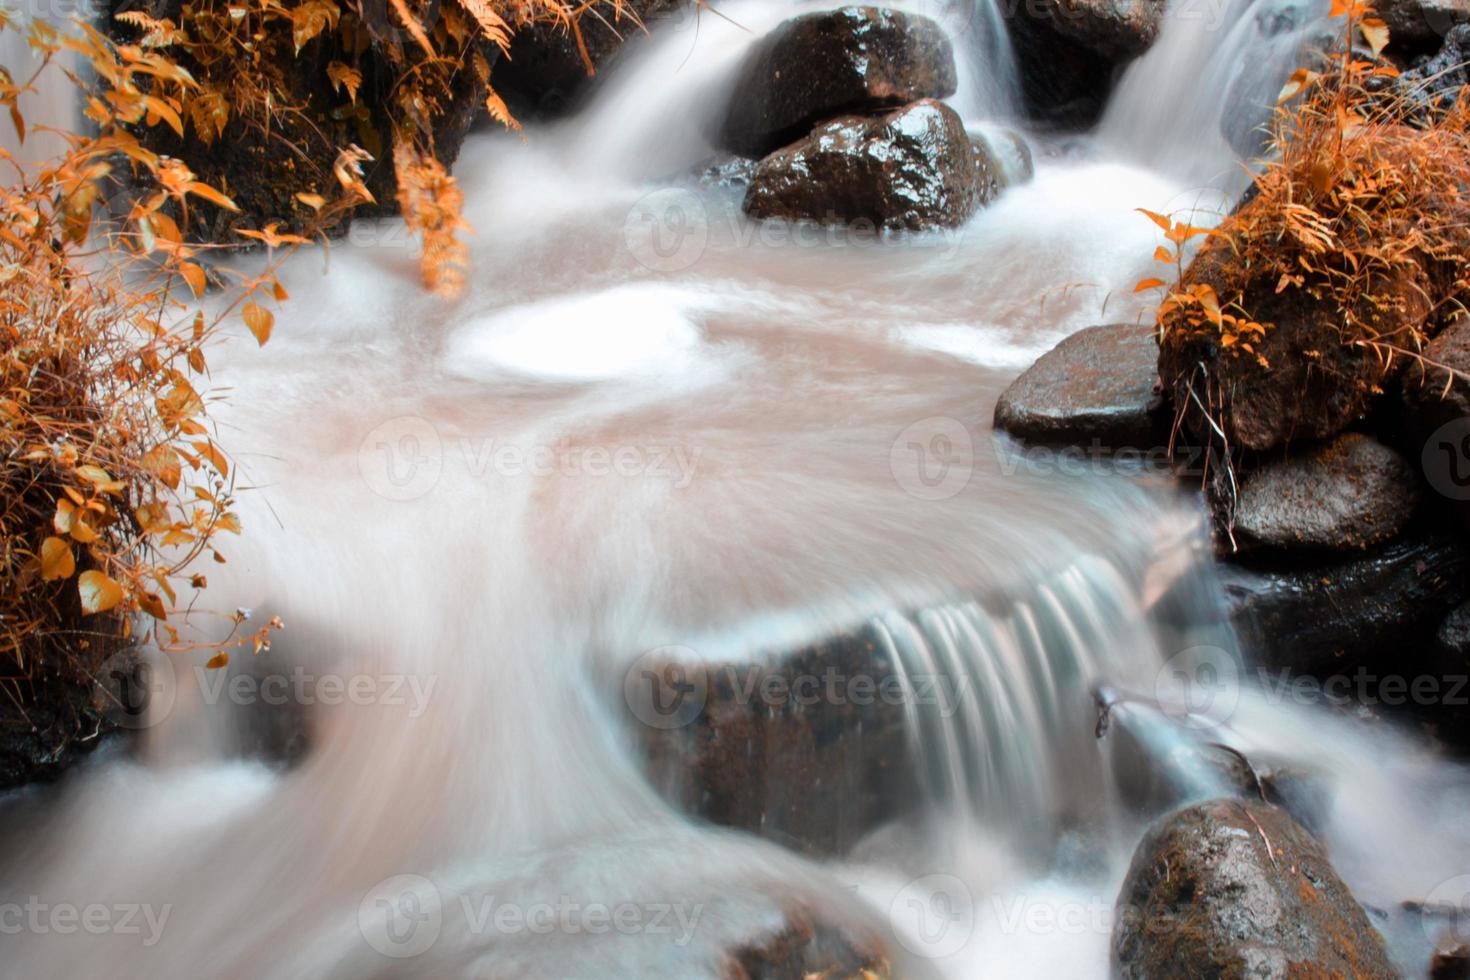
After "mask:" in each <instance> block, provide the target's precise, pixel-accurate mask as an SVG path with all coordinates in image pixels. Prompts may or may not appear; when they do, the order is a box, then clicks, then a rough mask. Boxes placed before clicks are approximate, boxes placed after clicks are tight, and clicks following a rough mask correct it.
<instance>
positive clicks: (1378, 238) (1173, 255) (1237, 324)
mask: <svg viewBox="0 0 1470 980" xmlns="http://www.w3.org/2000/svg"><path fill="white" fill-rule="evenodd" d="M1333 12H1334V15H1336V16H1339V17H1341V18H1343V24H1344V31H1345V37H1344V42H1345V43H1342V44H1341V45H1340V49H1341V50H1340V51H1338V52H1337V53H1335V54H1333V55H1331V56H1329V57H1328V58H1327V59H1326V63H1325V65H1323V66H1322V67H1321V70H1320V71H1318V70H1309V69H1302V70H1300V71H1298V72H1297V73H1296V74H1295V75H1294V76H1293V77H1292V79H1291V81H1290V83H1289V84H1288V86H1287V89H1286V91H1285V92H1283V104H1282V105H1281V107H1280V108H1279V109H1278V111H1277V113H1276V117H1275V121H1274V125H1273V132H1272V140H1271V146H1272V156H1271V157H1270V158H1269V159H1268V160H1267V161H1266V162H1265V163H1264V165H1263V166H1262V168H1261V169H1260V171H1259V172H1258V173H1257V174H1256V176H1255V178H1254V183H1253V186H1252V188H1251V190H1250V192H1249V193H1248V194H1247V195H1246V198H1245V200H1244V201H1243V202H1242V203H1241V204H1240V206H1239V207H1238V208H1237V209H1236V210H1235V211H1234V213H1232V214H1230V215H1229V216H1228V217H1226V218H1225V220H1224V221H1223V222H1222V223H1221V224H1220V225H1219V226H1218V228H1216V229H1214V230H1212V231H1209V232H1208V233H1206V232H1204V231H1203V230H1202V229H1194V228H1185V227H1182V226H1180V225H1179V224H1178V223H1176V222H1173V221H1171V220H1170V219H1168V218H1165V217H1163V216H1160V215H1153V216H1152V217H1153V218H1154V219H1155V220H1157V221H1158V222H1159V223H1160V224H1161V225H1162V226H1163V227H1164V228H1165V230H1166V231H1168V232H1169V233H1170V234H1169V237H1170V240H1171V242H1174V243H1175V244H1176V245H1179V246H1182V243H1183V242H1184V241H1186V240H1187V239H1189V238H1191V237H1195V236H1197V235H1205V236H1206V237H1205V241H1204V244H1203V246H1202V247H1201V249H1200V251H1199V254H1198V255H1197V256H1196V257H1195V258H1194V259H1193V261H1192V262H1191V263H1190V264H1189V265H1188V267H1187V268H1183V266H1182V263H1181V260H1180V254H1179V252H1178V251H1171V250H1169V249H1161V252H1160V254H1159V258H1160V259H1162V260H1164V261H1166V262H1169V263H1171V264H1175V265H1176V266H1177V267H1178V268H1179V269H1180V275H1179V277H1178V279H1177V281H1176V284H1175V285H1174V286H1172V287H1168V288H1167V289H1166V295H1165V298H1164V299H1163V301H1162V303H1161V305H1160V307H1159V310H1158V315H1157V323H1158V329H1159V338H1160V345H1161V348H1162V357H1161V361H1160V368H1161V373H1162V375H1163V378H1164V383H1165V386H1166V387H1167V388H1168V389H1169V390H1170V393H1171V394H1172V396H1173V403H1174V405H1175V407H1176V410H1177V413H1178V422H1177V426H1176V432H1178V431H1179V430H1183V431H1185V432H1187V433H1188V435H1189V436H1190V437H1194V438H1198V439H1200V440H1203V441H1204V442H1206V443H1209V444H1212V445H1215V446H1216V447H1217V448H1218V449H1219V450H1220V452H1219V453H1217V454H1215V455H1214V456H1213V457H1212V458H1216V459H1220V460H1223V461H1225V462H1226V463H1227V464H1229V463H1230V462H1231V461H1233V460H1236V459H1237V458H1238V457H1239V456H1240V454H1241V453H1243V452H1252V451H1257V452H1259V451H1269V450H1273V449H1277V448H1279V447H1282V446H1285V445H1287V444H1288V443H1290V442H1292V441H1295V440H1318V439H1324V438H1328V437H1330V436H1332V435H1334V434H1335V433H1337V432H1338V431H1340V430H1342V429H1343V428H1345V427H1346V426H1347V425H1348V424H1349V423H1351V422H1352V421H1353V420H1354V419H1356V418H1358V417H1359V416H1361V415H1362V414H1363V413H1365V412H1366V411H1368V410H1370V408H1371V407H1372V406H1373V404H1374V403H1375V401H1376V399H1377V398H1378V397H1379V396H1380V395H1382V394H1383V393H1384V391H1385V389H1386V388H1387V387H1389V386H1390V385H1392V384H1393V382H1394V381H1395V380H1396V379H1397V378H1398V376H1399V375H1400V373H1401V372H1402V371H1403V370H1404V368H1405V367H1406V366H1407V365H1409V364H1417V365H1419V367H1420V368H1421V369H1426V368H1432V367H1440V368H1443V366H1442V365H1433V364H1429V363H1426V355H1425V347H1426V344H1427V343H1428V342H1429V340H1430V339H1431V338H1432V337H1434V336H1435V335H1436V334H1438V333H1439V332H1440V331H1441V330H1442V329H1443V328H1445V327H1446V326H1447V325H1448V324H1450V323H1451V322H1453V321H1455V320H1457V319H1458V318H1460V317H1462V316H1463V315H1464V314H1465V299H1466V292H1467V288H1470V283H1467V275H1466V261H1467V258H1466V257H1467V255H1470V106H1467V104H1466V102H1465V100H1464V98H1463V97H1459V98H1451V99H1449V100H1447V101H1445V102H1442V103H1438V104H1434V105H1433V106H1432V107H1427V105H1426V104H1427V100H1426V98H1425V91H1426V89H1427V88H1428V87H1429V86H1430V85H1432V84H1433V81H1434V79H1433V78H1432V77H1431V78H1429V79H1421V78H1415V77H1411V75H1409V74H1407V73H1401V72H1400V71H1399V70H1398V69H1397V68H1395V67H1394V66H1393V65H1392V64H1391V63H1390V62H1389V61H1388V60H1387V59H1385V58H1383V57H1382V52H1383V50H1384V48H1385V46H1386V45H1387V43H1388V41H1389V38H1388V29H1387V28H1386V26H1385V25H1384V24H1383V22H1382V21H1381V20H1379V19H1378V18H1377V17H1376V16H1375V15H1374V13H1373V11H1372V9H1371V8H1370V7H1369V6H1368V5H1367V4H1365V3H1361V2H1357V0H1335V6H1334V11H1333ZM1163 285H1164V283H1163V282H1162V281H1160V280H1149V281H1145V282H1144V283H1140V287H1142V288H1149V287H1155V286H1163ZM1442 374H1443V380H1444V381H1445V383H1448V382H1449V380H1450V377H1451V376H1452V375H1453V372H1449V371H1448V369H1445V371H1444V372H1442ZM1230 470H1231V468H1230V466H1229V465H1227V466H1225V467H1224V468H1223V470H1222V472H1221V473H1220V474H1217V475H1218V476H1219V477H1220V479H1219V480H1218V481H1217V482H1216V484H1215V487H1216V489H1217V491H1219V492H1218V493H1217V497H1218V498H1219V500H1220V503H1221V507H1222V511H1223V516H1224V517H1225V519H1226V523H1227V525H1228V522H1229V517H1230V508H1231V505H1232V502H1233V494H1234V490H1235V486H1234V484H1235V481H1234V476H1233V473H1232V472H1231V471H1230Z"/></svg>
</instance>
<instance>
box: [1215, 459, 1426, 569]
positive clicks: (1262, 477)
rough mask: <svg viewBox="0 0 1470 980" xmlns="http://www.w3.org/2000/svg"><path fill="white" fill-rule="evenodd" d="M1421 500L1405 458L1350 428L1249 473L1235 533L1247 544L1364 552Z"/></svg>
mask: <svg viewBox="0 0 1470 980" xmlns="http://www.w3.org/2000/svg"><path fill="white" fill-rule="evenodd" d="M1418 501H1419V484H1418V480H1417V478H1416V476H1415V473H1414V471H1413V469H1412V468H1411V467H1410V466H1409V464H1408V463H1407V462H1406V461H1405V460H1404V458H1403V457H1402V456H1400V455H1399V454H1398V453H1396V452H1394V451H1393V450H1392V449H1390V448H1388V447H1387V446H1385V445H1383V443H1381V442H1378V441H1377V440H1375V439H1372V438H1370V437H1368V436H1365V435H1362V434H1360V433H1356V432H1349V433H1345V434H1343V435H1341V436H1338V437H1337V438H1336V439H1334V440H1332V441H1331V442H1328V443H1325V444H1322V445H1318V446H1314V447H1312V448H1310V449H1307V450H1305V451H1303V452H1299V453H1292V454H1289V455H1288V456H1287V457H1286V458H1282V459H1276V460H1272V461H1271V462H1268V463H1266V464H1265V465H1264V466H1262V467H1260V468H1259V469H1257V470H1255V471H1253V472H1252V473H1250V474H1249V475H1248V476H1246V477H1245V478H1244V479H1243V480H1242V481H1241V484H1240V494H1239V497H1238V499H1237V502H1236V508H1235V534H1236V538H1237V540H1238V541H1239V542H1240V543H1241V545H1242V546H1247V547H1249V546H1258V547H1265V548H1308V549H1310V548H1315V549H1323V550H1328V551H1362V550H1366V549H1367V548H1370V547H1373V546H1374V545H1379V544H1382V543H1384V542H1386V541H1389V540H1391V539H1393V538H1395V537H1397V536H1398V535H1399V533H1400V532H1402V531H1403V529H1404V527H1405V525H1407V524H1408V522H1409V519H1410V518H1411V517H1412V516H1413V515H1414V508H1415V507H1416V506H1417V504H1418Z"/></svg>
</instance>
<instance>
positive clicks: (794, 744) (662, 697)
mask: <svg viewBox="0 0 1470 980" xmlns="http://www.w3.org/2000/svg"><path fill="white" fill-rule="evenodd" d="M901 692H902V687H901V682H900V678H899V677H898V675H897V674H896V673H895V671H894V668H893V665H892V663H891V661H890V660H889V656H888V653H887V647H886V646H885V645H884V644H883V643H882V640H881V638H880V636H879V635H878V633H877V632H876V630H874V629H873V628H872V627H868V626H864V627H862V628H860V629H857V630H855V631H853V632H848V633H841V634H837V635H835V636H832V637H830V638H828V639H826V640H823V641H821V642H819V643H816V644H814V645H811V646H808V647H804V648H802V649H799V650H795V651H791V652H789V653H786V654H783V655H780V656H778V657H775V658H773V659H772V660H769V661H766V662H763V663H756V664H746V663H702V664H689V663H678V662H673V661H664V660H658V661H655V662H645V661H639V662H638V663H637V664H636V665H635V667H634V672H633V673H632V674H630V676H629V679H628V680H627V681H626V682H625V687H624V693H625V695H626V696H627V701H628V706H629V708H630V712H631V714H632V716H633V721H634V730H635V732H636V733H637V738H638V739H639V741H640V742H641V744H642V747H643V750H644V754H645V758H646V761H647V770H648V773H649V778H650V779H651V780H652V782H653V783H654V785H655V786H656V787H657V788H658V789H659V791H660V792H661V793H662V794H663V795H664V797H665V798H666V799H668V800H669V801H670V802H671V803H673V804H674V805H676V806H679V807H680V808H682V809H684V810H685V811H686V812H688V813H690V814H693V815H694V816H698V817H702V818H704V819H706V820H709V821H710V822H712V823H715V824H719V825H721V826H725V827H733V828H736V829H739V830H746V831H749V832H751V833H755V834H759V835H761V836H762V837H766V838H769V839H771V840H774V841H777V842H778V843H781V844H783V845H785V846H788V847H791V848H793V849H795V850H799V851H804V852H807V853H812V854H839V853H843V852H845V851H847V850H848V849H850V848H851V847H852V846H853V845H854V844H856V843H857V842H858V841H859V840H860V839H862V837H864V836H865V835H866V834H868V833H869V832H871V831H872V830H874V829H876V828H877V827H879V826H880V825H882V824H884V823H886V822H888V821H889V820H891V819H894V818H896V817H898V816H900V815H901V814H902V813H903V812H904V809H905V808H906V807H907V806H910V805H912V804H913V803H914V802H916V801H917V799H918V786H917V782H916V778H917V777H916V774H915V772H914V769H913V766H912V765H911V764H910V762H909V748H908V740H907V722H906V717H905V712H904V698H903V695H902V693H901Z"/></svg>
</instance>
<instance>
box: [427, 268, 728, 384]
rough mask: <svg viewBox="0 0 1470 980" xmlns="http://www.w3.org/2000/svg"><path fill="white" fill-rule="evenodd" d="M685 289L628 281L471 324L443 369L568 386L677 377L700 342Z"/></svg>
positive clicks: (692, 301) (452, 342)
mask: <svg viewBox="0 0 1470 980" xmlns="http://www.w3.org/2000/svg"><path fill="white" fill-rule="evenodd" d="M700 307H701V304H700V303H699V302H698V299H697V297H696V296H695V295H693V294H691V292H690V291H688V290H684V289H679V288H676V287H672V286H665V285H661V284H658V283H632V284H629V285H625V286H619V287H616V288H614V289H609V290H604V291H601V292H594V293H579V294H575V295H572V296H566V297H558V298H556V299H549V300H542V301H539V302H535V303H530V304H527V305H524V306H517V307H512V308H511V309H507V310H500V311H497V312H496V313H493V314H491V315H489V316H487V317H483V318H481V319H478V320H472V321H470V322H469V323H467V324H465V325H464V326H462V327H460V328H459V329H458V330H456V331H455V332H454V333H453V334H452V335H451V336H450V337H449V339H448V340H447V341H446V343H445V349H444V355H443V364H444V368H445V370H446V371H449V372H450V373H453V374H457V375H460V376H462V377H469V378H476V379H479V378H486V377H491V376H494V375H496V374H498V373H502V372H506V371H509V372H515V373H519V374H529V375H535V376H538V377H542V378H551V379H558V380H566V381H596V380H604V379H609V378H618V377H624V376H648V375H654V374H670V373H677V372H679V371H681V370H683V369H685V368H687V367H688V366H689V365H690V362H691V361H692V360H693V359H694V357H695V352H696V348H697V347H698V346H699V342H700V330H699V325H698V323H697V321H696V318H695V316H696V314H697V313H699V312H700Z"/></svg>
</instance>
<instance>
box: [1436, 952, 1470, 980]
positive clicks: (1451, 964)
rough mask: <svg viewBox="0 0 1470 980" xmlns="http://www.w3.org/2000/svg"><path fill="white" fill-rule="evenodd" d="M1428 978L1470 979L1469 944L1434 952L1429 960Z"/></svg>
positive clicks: (1443, 979) (1447, 979)
mask: <svg viewBox="0 0 1470 980" xmlns="http://www.w3.org/2000/svg"><path fill="white" fill-rule="evenodd" d="M1429 980H1470V946H1457V947H1455V948H1454V949H1447V950H1440V951H1438V952H1436V953H1435V954H1434V956H1433V958H1431V959H1430V961H1429Z"/></svg>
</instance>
